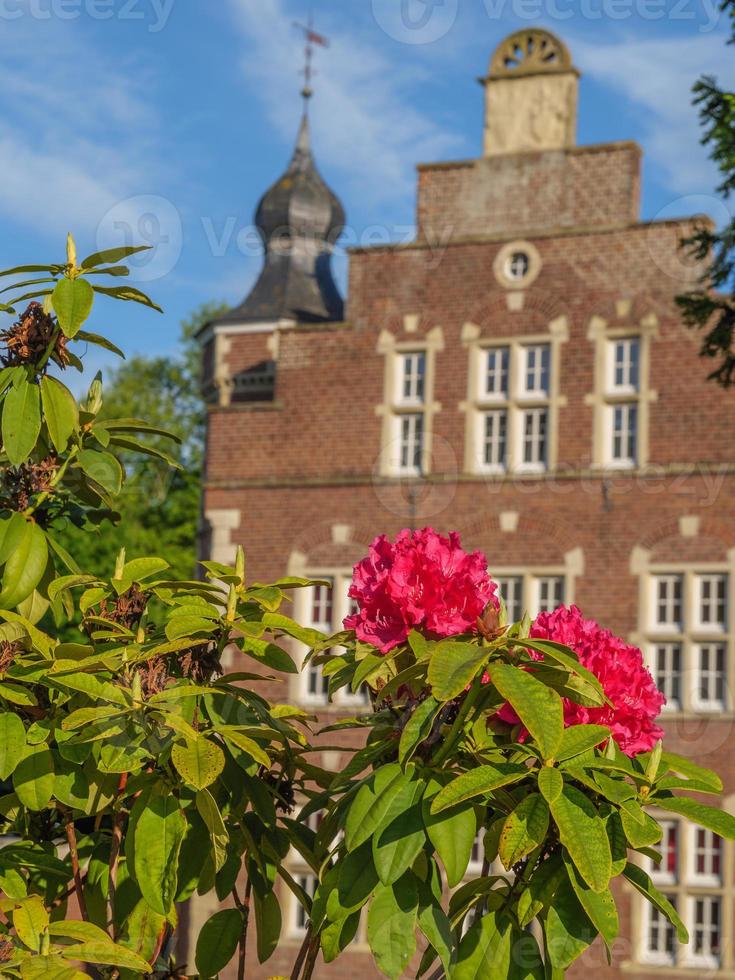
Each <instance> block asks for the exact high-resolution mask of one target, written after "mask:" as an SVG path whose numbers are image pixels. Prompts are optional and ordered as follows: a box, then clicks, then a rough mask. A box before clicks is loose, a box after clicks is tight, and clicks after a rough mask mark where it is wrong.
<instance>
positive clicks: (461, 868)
mask: <svg viewBox="0 0 735 980" xmlns="http://www.w3.org/2000/svg"><path fill="white" fill-rule="evenodd" d="M438 788H439V784H438V783H436V782H432V783H429V785H428V786H427V789H426V793H425V794H424V799H423V803H422V810H423V818H424V827H425V828H426V833H427V834H428V837H429V840H430V841H431V843H432V844H433V845H434V847H435V848H436V851H437V854H438V855H439V858H440V860H441V862H442V864H443V865H444V870H445V871H446V874H447V884H448V885H449V887H450V888H454V887H455V886H456V885H458V884H459V883H460V881H461V880H462V879H463V878H464V876H465V872H466V871H467V866H468V865H469V863H470V857H471V856H472V845H473V844H474V841H475V836H476V835H477V818H476V817H475V809H474V807H473V806H472V805H469V806H464V807H463V806H461V805H460V806H457V807H453V808H451V809H448V810H444V811H442V813H432V812H431V806H430V805H431V800H432V794H433V793H434V792H436V790H437V789H438Z"/></svg>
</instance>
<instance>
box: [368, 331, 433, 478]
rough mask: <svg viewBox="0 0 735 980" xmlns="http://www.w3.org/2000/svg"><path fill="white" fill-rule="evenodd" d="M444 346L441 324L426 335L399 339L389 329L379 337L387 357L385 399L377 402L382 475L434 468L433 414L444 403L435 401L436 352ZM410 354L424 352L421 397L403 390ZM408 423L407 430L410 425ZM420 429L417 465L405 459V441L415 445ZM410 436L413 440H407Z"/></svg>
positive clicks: (380, 348) (419, 473)
mask: <svg viewBox="0 0 735 980" xmlns="http://www.w3.org/2000/svg"><path fill="white" fill-rule="evenodd" d="M443 350H444V334H443V331H442V329H441V328H440V327H434V328H432V329H431V330H430V331H429V332H428V333H427V334H425V335H424V336H423V337H421V336H418V335H417V336H416V337H415V338H411V339H410V340H400V341H399V340H397V339H396V337H395V336H394V334H392V333H391V332H390V331H388V330H384V331H382V332H381V334H380V336H379V338H378V345H377V352H378V353H379V354H381V355H382V356H383V358H384V361H385V366H384V381H383V401H382V403H381V404H379V405H376V407H375V411H376V414H377V415H379V416H381V417H382V419H383V425H382V434H381V447H380V461H379V469H380V473H381V475H382V476H389V477H403V478H404V479H405V478H406V477H421V476H425V475H427V474H428V473H429V472H430V471H431V453H432V441H433V420H434V416H435V415H436V414H437V413H438V412H440V411H441V404H440V403H439V402H436V401H434V390H435V379H436V356H437V354H438V353H439V352H441V351H443ZM411 355H417V356H423V359H424V361H423V364H424V373H423V386H422V387H423V391H422V393H421V395H422V397H420V398H419V397H415V398H406V397H404V393H403V385H404V381H405V374H404V373H403V371H402V365H404V364H405V359H406V358H407V357H409V356H411ZM406 427H408V430H407V428H406ZM417 432H420V436H419V441H420V448H419V451H418V461H417V463H416V465H411V464H410V463H408V462H407V463H405V464H404V463H403V460H402V450H403V446H404V443H405V444H406V445H407V446H408V445H415V443H416V441H417V439H416V433H417ZM407 440H410V442H409V441H407Z"/></svg>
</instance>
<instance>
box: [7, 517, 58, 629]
mask: <svg viewBox="0 0 735 980" xmlns="http://www.w3.org/2000/svg"><path fill="white" fill-rule="evenodd" d="M24 524H25V527H24V529H23V534H22V536H21V538H20V540H19V542H18V544H17V547H16V548H15V550H14V551H13V553H12V554H11V555H10V557H9V558H8V560H7V562H6V563H5V568H4V569H3V573H2V590H0V608H2V609H9V610H12V609H14V608H15V607H16V606H17V605H18V604H19V603H21V602H22V601H23V600H24V599H27V598H28V596H29V595H30V594H31V593H32V592H33V590H34V589H35V588H36V586H37V585H38V583H39V582H40V581H41V579H42V578H43V574H44V572H45V571H46V565H47V563H48V545H47V541H46V535H45V534H44V532H43V531H42V530H41V528H40V527H39V526H38V524H34V523H32V522H31V521H24Z"/></svg>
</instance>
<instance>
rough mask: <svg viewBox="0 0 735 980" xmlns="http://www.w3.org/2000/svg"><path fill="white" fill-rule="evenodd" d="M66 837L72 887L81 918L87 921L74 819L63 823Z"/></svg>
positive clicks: (87, 915)
mask: <svg viewBox="0 0 735 980" xmlns="http://www.w3.org/2000/svg"><path fill="white" fill-rule="evenodd" d="M65 830H66V839H67V841H68V842H69V856H70V858H71V870H72V874H73V876H74V888H75V890H76V894H77V902H78V903H79V912H80V913H81V916H82V919H84V921H85V922H89V914H88V913H87V902H86V901H85V898H84V888H83V885H82V875H81V872H80V870H79V851H78V850H77V834H76V830H75V829H74V821H73V820H72V819H68V820H67V821H66V824H65Z"/></svg>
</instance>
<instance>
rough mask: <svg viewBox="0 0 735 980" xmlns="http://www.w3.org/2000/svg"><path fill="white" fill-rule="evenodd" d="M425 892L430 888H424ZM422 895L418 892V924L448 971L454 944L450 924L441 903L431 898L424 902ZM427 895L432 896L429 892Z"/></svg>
mask: <svg viewBox="0 0 735 980" xmlns="http://www.w3.org/2000/svg"><path fill="white" fill-rule="evenodd" d="M425 892H428V893H430V890H429V889H425ZM424 897H425V896H424V894H422V893H421V892H420V893H419V917H418V926H419V929H420V930H421V932H422V933H423V934H424V936H425V937H426V939H427V940H428V942H429V944H430V945H431V946H432V948H433V949H434V950H435V952H436V953H437V955H438V956H439V959H440V960H441V963H442V966H443V967H444V970H445V971H448V970H449V964H450V962H451V959H452V949H453V946H454V937H453V935H452V925H451V923H450V921H449V918H448V917H447V914H446V913H445V911H444V909H443V908H442V907H441V905H439V904H438V902H436V901H433V900H432V901H427V902H426V904H424V901H423V899H424ZM429 897H430V898H433V896H431V895H430V894H429Z"/></svg>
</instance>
